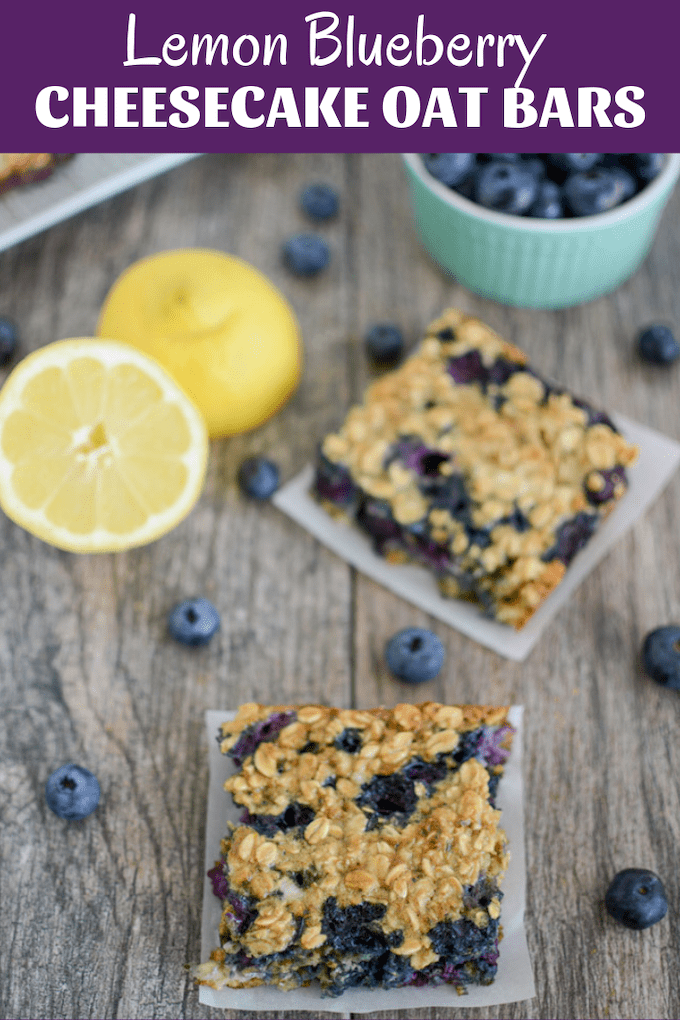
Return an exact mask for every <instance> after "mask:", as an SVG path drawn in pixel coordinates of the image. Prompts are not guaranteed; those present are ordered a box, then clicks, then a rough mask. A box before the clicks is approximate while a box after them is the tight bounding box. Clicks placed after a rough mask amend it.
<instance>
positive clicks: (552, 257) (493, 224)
mask: <svg viewBox="0 0 680 1020" xmlns="http://www.w3.org/2000/svg"><path fill="white" fill-rule="evenodd" d="M403 160H404V165H405V167H406V172H407V175H408V181H409V185H410V190H411V200H412V204H413V212H414V216H415V222H416V227H417V229H418V232H419V234H420V237H421V239H422V242H423V244H424V245H425V248H426V249H427V250H428V252H429V253H430V255H432V257H433V258H434V259H435V261H436V262H438V263H439V264H440V265H441V266H442V267H443V268H444V269H445V270H447V272H449V273H452V274H453V276H455V278H456V279H457V280H458V281H459V282H460V283H462V284H463V286H465V287H467V288H468V289H469V290H471V291H474V292H475V293H476V294H481V295H482V297H488V298H492V299H493V300H494V301H499V302H501V303H502V304H506V305H515V306H517V307H521V308H568V307H570V306H572V305H580V304H582V303H583V302H584V301H592V300H593V298H596V297H600V296H601V295H602V294H608V293H609V292H610V291H612V290H615V289H616V288H617V287H618V286H619V285H620V284H622V283H623V282H624V280H627V279H628V277H629V276H631V274H632V273H634V272H635V270H636V269H637V268H638V266H639V265H640V263H641V262H642V260H643V259H644V258H645V256H646V255H647V253H648V251H649V249H650V247H651V244H652V241H653V240H654V234H655V233H656V228H657V226H658V223H659V219H660V217H661V213H662V212H663V208H664V206H665V205H666V202H667V201H668V199H669V198H670V195H671V192H672V190H673V186H674V185H675V182H676V180H677V178H678V174H680V154H678V153H673V154H670V155H669V156H668V158H667V160H666V164H665V166H664V168H663V170H662V171H661V173H660V174H659V175H658V176H657V177H656V178H655V179H654V180H653V181H652V182H651V183H650V184H648V185H647V186H646V187H645V188H644V189H643V190H642V191H641V192H640V193H639V194H637V195H636V196H635V198H632V199H630V200H629V201H628V202H624V203H623V205H620V206H618V208H616V209H611V210H610V211H609V212H606V213H600V214H599V215H598V216H581V217H577V218H574V219H568V220H540V219H534V218H532V217H524V216H510V215H509V214H508V213H499V212H494V211H493V210H490V209H484V208H482V206H479V205H476V204H475V203H474V202H471V201H470V200H469V199H467V198H463V196H462V195H459V194H457V192H455V191H452V190H451V189H450V188H447V187H446V186H445V185H444V184H441V183H440V182H439V181H437V180H435V179H434V177H432V176H431V175H430V174H429V173H428V172H427V170H426V169H425V167H424V165H423V162H422V159H421V156H420V154H419V153H413V152H411V153H405V154H404V155H403Z"/></svg>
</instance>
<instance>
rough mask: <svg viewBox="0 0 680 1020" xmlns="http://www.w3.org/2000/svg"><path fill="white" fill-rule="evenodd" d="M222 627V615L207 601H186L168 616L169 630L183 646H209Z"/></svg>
mask: <svg viewBox="0 0 680 1020" xmlns="http://www.w3.org/2000/svg"><path fill="white" fill-rule="evenodd" d="M219 627H220V614H219V613H218V612H217V610H216V609H215V607H214V606H213V604H212V603H211V602H209V601H208V600H207V599H203V598H194V599H186V600H185V601H184V602H180V603H179V605H176V606H175V608H174V609H173V610H172V612H171V613H170V615H169V616H168V630H169V631H170V634H171V636H172V637H173V638H174V639H175V641H179V642H180V644H183V645H194V646H195V645H207V643H208V642H209V641H210V639H211V638H212V637H213V636H214V635H215V634H216V632H217V631H218V630H219Z"/></svg>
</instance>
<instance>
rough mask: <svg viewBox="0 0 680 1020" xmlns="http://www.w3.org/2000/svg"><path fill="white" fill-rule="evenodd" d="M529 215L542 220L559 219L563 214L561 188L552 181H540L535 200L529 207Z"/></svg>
mask: <svg viewBox="0 0 680 1020" xmlns="http://www.w3.org/2000/svg"><path fill="white" fill-rule="evenodd" d="M529 215H530V216H536V217H537V218H539V219H542V220H559V219H562V217H563V216H564V206H563V203H562V189H561V188H560V186H559V184H555V182H554V181H541V183H540V184H539V186H538V194H537V196H536V201H535V202H534V204H533V205H532V206H531V208H530V209H529Z"/></svg>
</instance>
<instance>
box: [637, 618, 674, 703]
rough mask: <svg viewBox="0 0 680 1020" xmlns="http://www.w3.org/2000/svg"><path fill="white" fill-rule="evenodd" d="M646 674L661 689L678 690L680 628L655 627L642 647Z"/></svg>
mask: <svg viewBox="0 0 680 1020" xmlns="http://www.w3.org/2000/svg"><path fill="white" fill-rule="evenodd" d="M642 663H643V665H644V668H645V670H646V672H647V673H648V674H649V675H650V676H651V678H652V679H653V680H656V682H657V683H658V684H661V686H662V687H670V688H672V689H673V690H676V691H678V690H680V627H675V626H666V627H657V628H656V629H655V630H652V631H650V632H649V634H647V636H646V637H645V640H644V642H643V645H642Z"/></svg>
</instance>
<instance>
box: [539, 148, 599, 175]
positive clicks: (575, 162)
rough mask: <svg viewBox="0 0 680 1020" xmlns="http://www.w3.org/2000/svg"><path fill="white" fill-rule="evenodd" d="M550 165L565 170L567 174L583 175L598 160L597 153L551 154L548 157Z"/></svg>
mask: <svg viewBox="0 0 680 1020" xmlns="http://www.w3.org/2000/svg"><path fill="white" fill-rule="evenodd" d="M548 159H549V161H550V163H551V164H552V165H553V166H555V167H557V169H558V170H565V171H567V172H568V173H579V172H581V173H583V172H584V171H585V170H592V168H593V167H594V166H595V164H596V163H598V162H599V160H600V153H599V152H551V153H550V154H549V156H548Z"/></svg>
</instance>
